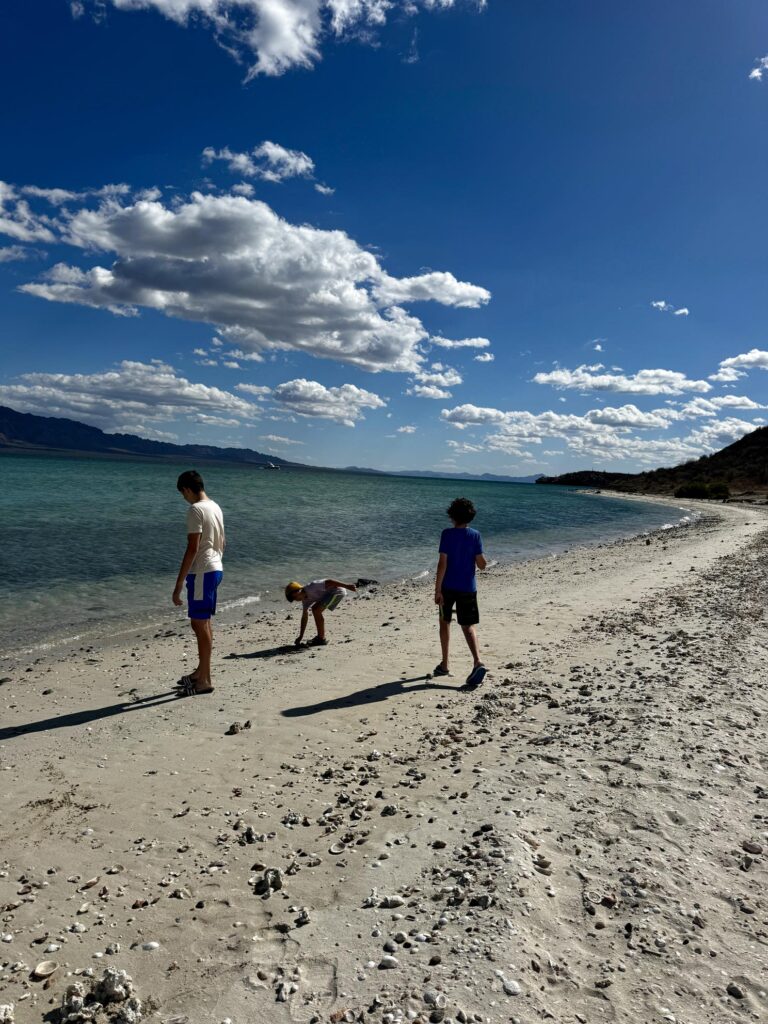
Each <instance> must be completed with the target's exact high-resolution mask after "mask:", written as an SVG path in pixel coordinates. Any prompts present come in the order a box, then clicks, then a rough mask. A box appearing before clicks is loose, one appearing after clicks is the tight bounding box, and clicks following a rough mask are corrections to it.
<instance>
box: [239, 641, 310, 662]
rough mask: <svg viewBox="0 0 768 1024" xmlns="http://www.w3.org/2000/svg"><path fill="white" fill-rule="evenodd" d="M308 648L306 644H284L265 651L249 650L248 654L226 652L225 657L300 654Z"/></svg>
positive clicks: (266, 656)
mask: <svg viewBox="0 0 768 1024" xmlns="http://www.w3.org/2000/svg"><path fill="white" fill-rule="evenodd" d="M305 649H306V644H303V645H302V646H301V647H296V645H295V644H283V645H282V646H281V647H268V648H267V649H266V650H265V651H248V652H247V653H246V654H235V653H234V652H233V653H232V654H225V655H224V658H225V659H229V660H232V659H233V658H276V657H277V656H278V655H279V654H299V653H300V652H301V651H303V650H305Z"/></svg>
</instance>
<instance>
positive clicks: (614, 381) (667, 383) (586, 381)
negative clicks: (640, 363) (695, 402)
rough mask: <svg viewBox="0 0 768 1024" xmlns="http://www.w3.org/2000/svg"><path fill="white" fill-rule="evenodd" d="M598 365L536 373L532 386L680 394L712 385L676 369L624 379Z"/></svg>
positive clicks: (644, 393) (708, 389)
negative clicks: (690, 378) (689, 377)
mask: <svg viewBox="0 0 768 1024" xmlns="http://www.w3.org/2000/svg"><path fill="white" fill-rule="evenodd" d="M604 371H605V367H604V366H602V365H601V364H600V363H597V364H594V365H592V366H586V365H582V366H577V367H576V369H575V370H566V369H557V370H551V371H549V372H548V373H537V374H536V375H535V376H534V378H533V380H534V382H535V383H536V384H551V385H552V387H554V388H557V389H558V390H563V389H576V390H578V391H623V392H626V393H629V394H636V395H680V394H683V393H684V392H686V391H701V392H707V391H711V390H712V385H711V384H708V383H707V382H706V381H705V380H689V379H688V378H687V377H686V375H685V374H684V373H679V372H678V371H677V370H639V371H638V372H637V373H635V374H632V375H631V376H627V375H626V374H623V373H622V374H616V373H607V372H604Z"/></svg>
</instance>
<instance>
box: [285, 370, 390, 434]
mask: <svg viewBox="0 0 768 1024" xmlns="http://www.w3.org/2000/svg"><path fill="white" fill-rule="evenodd" d="M272 398H273V400H274V401H275V402H277V403H278V404H279V405H280V406H282V407H283V408H285V409H287V410H288V411H290V412H293V413H297V414H298V415H299V416H307V417H312V418H316V419H326V420H333V421H334V422H335V423H341V424H343V425H344V426H345V427H354V425H355V423H357V421H358V420H361V419H364V418H365V417H364V415H363V410H365V409H383V408H384V407H385V405H386V401H385V400H384V399H383V398H381V397H380V396H379V395H376V394H374V393H373V392H372V391H365V390H364V389H363V388H359V387H356V386H355V385H354V384H342V385H340V386H339V387H331V388H327V387H325V386H324V385H322V384H320V383H318V382H317V381H315V380H306V379H305V378H303V377H301V378H298V379H297V380H289V381H286V382H285V383H284V384H278V385H277V387H276V388H274V389H273V391H272Z"/></svg>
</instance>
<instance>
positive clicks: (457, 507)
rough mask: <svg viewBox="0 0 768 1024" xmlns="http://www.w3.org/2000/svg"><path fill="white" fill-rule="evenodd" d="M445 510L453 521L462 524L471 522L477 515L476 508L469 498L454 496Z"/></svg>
mask: <svg viewBox="0 0 768 1024" xmlns="http://www.w3.org/2000/svg"><path fill="white" fill-rule="evenodd" d="M445 511H446V512H447V513H448V515H449V516H450V517H451V519H452V520H453V521H454V523H459V524H460V525H462V526H465V525H466V524H467V523H471V522H472V520H473V519H474V518H475V516H476V515H477V509H476V508H475V506H474V505H473V504H472V502H471V501H470V500H469V498H454V499H453V501H452V502H451V504H450V505H449V506H448V508H447V509H446V510H445Z"/></svg>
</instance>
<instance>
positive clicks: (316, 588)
mask: <svg viewBox="0 0 768 1024" xmlns="http://www.w3.org/2000/svg"><path fill="white" fill-rule="evenodd" d="M304 590H305V591H306V594H307V596H306V597H305V598H304V600H303V601H302V607H303V608H311V607H312V605H313V604H317V602H318V601H319V600H320V598H321V597H322V596H323V594H325V593H326V591H327V590H328V587H327V586H326V585H325V580H313V581H312V583H307V585H306V586H305V587H304Z"/></svg>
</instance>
